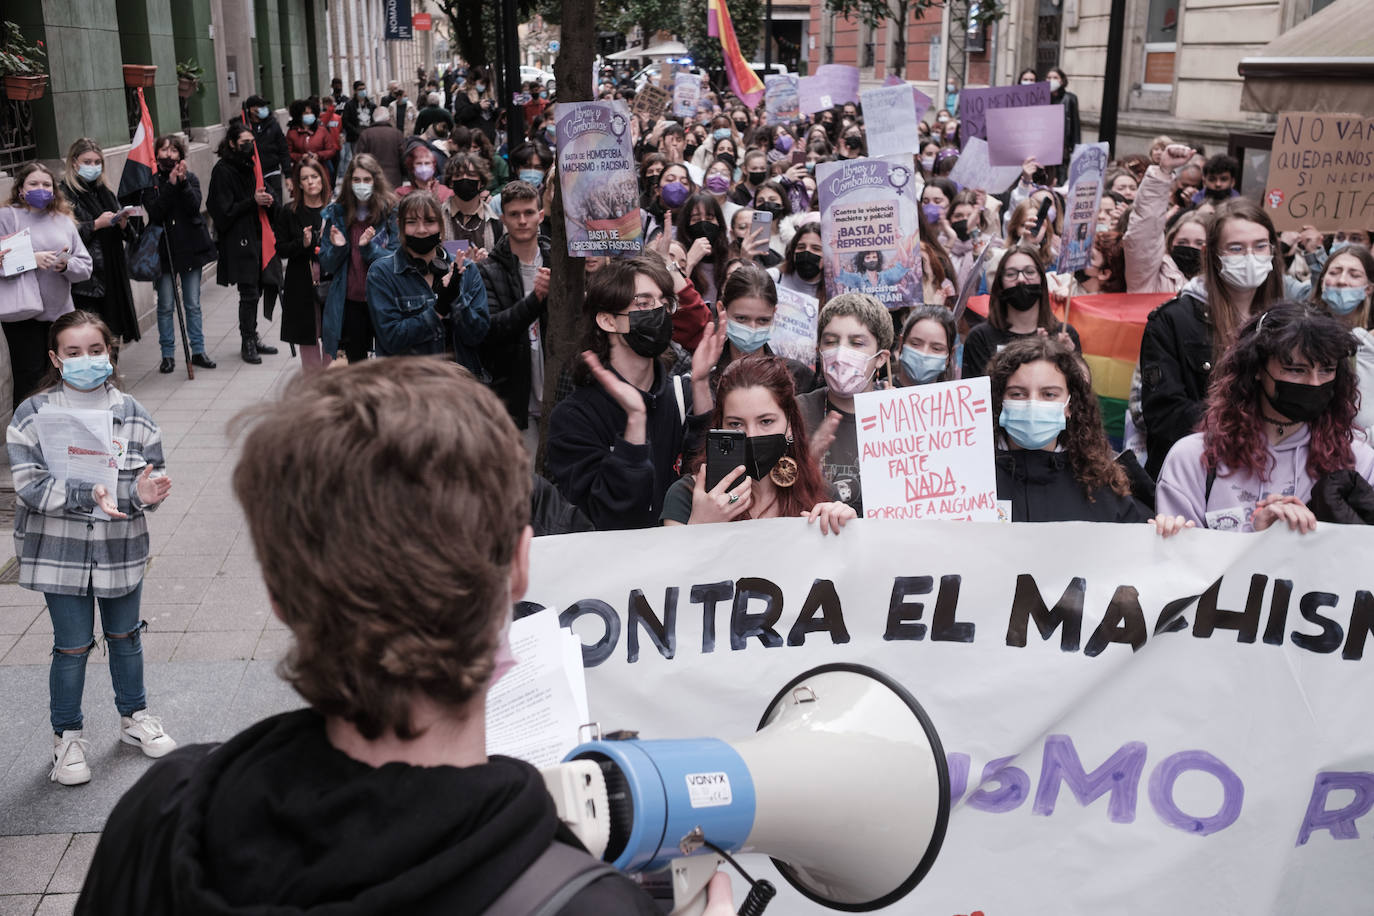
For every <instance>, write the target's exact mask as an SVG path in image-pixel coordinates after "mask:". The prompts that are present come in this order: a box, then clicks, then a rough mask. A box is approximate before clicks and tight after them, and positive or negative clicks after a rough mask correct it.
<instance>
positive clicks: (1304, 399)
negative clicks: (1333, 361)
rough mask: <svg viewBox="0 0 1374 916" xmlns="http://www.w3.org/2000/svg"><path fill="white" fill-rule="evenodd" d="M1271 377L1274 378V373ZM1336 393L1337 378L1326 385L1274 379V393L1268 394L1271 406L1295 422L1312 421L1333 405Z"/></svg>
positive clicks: (1266, 397)
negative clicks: (1332, 400)
mask: <svg viewBox="0 0 1374 916" xmlns="http://www.w3.org/2000/svg"><path fill="white" fill-rule="evenodd" d="M1269 377H1270V378H1274V377H1273V376H1272V375H1271V376H1269ZM1335 395H1336V380H1335V379H1332V380H1331V381H1329V382H1327V383H1326V384H1324V385H1304V384H1302V383H1300V382H1283V381H1280V380H1278V379H1276V378H1275V379H1274V393H1273V394H1266V395H1265V399H1266V400H1267V401H1269V406H1271V407H1273V408H1274V409H1275V410H1277V411H1278V412H1279V415H1280V416H1283V417H1287V418H1288V419H1290V420H1292V421H1294V422H1295V423H1311V422H1312V421H1313V420H1315V419H1317V418H1318V417H1320V416H1321V415H1322V414H1324V413H1325V412H1326V408H1327V407H1329V406H1331V399H1332V398H1333V397H1335Z"/></svg>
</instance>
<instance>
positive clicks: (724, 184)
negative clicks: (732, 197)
mask: <svg viewBox="0 0 1374 916" xmlns="http://www.w3.org/2000/svg"><path fill="white" fill-rule="evenodd" d="M706 190H708V191H710V192H711V193H712V194H724V193H725V192H726V191H728V190H730V179H729V178H727V177H725V176H724V175H722V174H720V173H719V172H716V173H715V174H714V175H707V176H706Z"/></svg>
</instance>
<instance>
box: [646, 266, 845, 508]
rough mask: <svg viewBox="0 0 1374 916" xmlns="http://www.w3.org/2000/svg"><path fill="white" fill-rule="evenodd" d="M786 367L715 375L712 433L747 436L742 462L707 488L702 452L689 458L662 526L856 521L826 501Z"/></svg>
mask: <svg viewBox="0 0 1374 916" xmlns="http://www.w3.org/2000/svg"><path fill="white" fill-rule="evenodd" d="M755 269H757V268H755ZM764 279H765V280H766V279H767V277H766V276H765V277H764ZM786 362H787V361H784V360H782V359H781V358H779V357H771V356H749V357H747V358H745V359H741V360H737V361H735V362H734V363H732V364H731V365H730V367H729V368H728V369H726V370H725V372H724V373H723V374H722V375H721V376H720V384H719V388H718V390H717V397H716V405H715V409H714V410H713V412H712V415H711V429H729V430H737V431H739V432H743V433H744V434H745V436H746V437H747V438H746V439H745V442H744V454H743V455H742V456H741V459H740V460H741V462H742V464H741V465H740V467H738V468H736V469H734V470H733V471H731V472H730V473H728V474H726V475H725V477H724V478H722V479H721V480H720V482H719V483H717V484H716V486H715V487H714V488H713V489H711V490H710V491H708V490H707V489H706V483H705V481H706V462H705V450H704V449H703V450H702V452H701V453H700V454H698V455H696V456H694V461H693V463H694V464H695V469H694V471H693V473H692V474H690V475H688V476H685V477H683V478H681V479H680V480H678V481H677V482H676V483H674V484H673V485H672V486H671V487H669V488H668V493H667V495H666V496H665V497H664V501H663V513H662V523H663V524H664V525H665V526H672V525H700V524H708V523H711V522H732V521H740V520H743V519H761V518H795V517H796V516H799V515H800V516H803V517H805V518H806V519H807V520H808V522H815V521H818V520H819V522H820V528H821V533H822V534H829V533H831V532H834V533H835V534H839V532H840V529H841V528H843V527H844V526H845V524H846V523H847V522H849V521H851V520H853V519H854V518H855V517H856V513H855V511H854V509H853V508H852V507H851V506H848V505H846V504H844V503H842V502H837V501H834V500H832V499H830V498H828V497H829V493H828V490H829V487H827V486H826V483H825V480H824V479H823V478H822V476H821V470H820V468H819V467H818V466H817V464H816V461H815V459H814V458H813V457H812V456H811V454H810V449H809V446H808V444H807V439H806V436H805V435H804V429H803V423H802V417H801V412H800V410H799V409H798V407H797V399H796V394H795V391H794V389H793V387H792V379H791V373H790V372H789V371H788V367H787V365H786Z"/></svg>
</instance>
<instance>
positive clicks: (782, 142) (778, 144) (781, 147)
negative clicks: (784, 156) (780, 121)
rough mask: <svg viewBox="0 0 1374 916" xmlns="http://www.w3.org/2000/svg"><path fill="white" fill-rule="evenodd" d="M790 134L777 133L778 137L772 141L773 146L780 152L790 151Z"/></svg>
mask: <svg viewBox="0 0 1374 916" xmlns="http://www.w3.org/2000/svg"><path fill="white" fill-rule="evenodd" d="M792 142H793V141H792V135H791V134H778V139H776V140H774V141H773V146H774V148H775V149H777V151H778V152H780V153H790V152H792Z"/></svg>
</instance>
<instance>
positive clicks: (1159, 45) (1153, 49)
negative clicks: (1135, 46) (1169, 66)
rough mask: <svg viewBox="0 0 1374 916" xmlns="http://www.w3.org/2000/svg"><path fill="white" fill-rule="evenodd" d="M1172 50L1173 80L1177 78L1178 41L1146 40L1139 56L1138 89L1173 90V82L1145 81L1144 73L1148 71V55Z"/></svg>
mask: <svg viewBox="0 0 1374 916" xmlns="http://www.w3.org/2000/svg"><path fill="white" fill-rule="evenodd" d="M1168 52H1172V53H1173V55H1174V80H1175V81H1177V80H1178V42H1176V41H1154V42H1149V41H1147V42H1146V43H1145V46H1144V54H1143V55H1142V56H1141V58H1140V89H1141V91H1143V92H1173V91H1174V84H1173V82H1168V83H1147V82H1145V74H1146V73H1147V72H1148V68H1149V63H1150V55H1151V54H1163V53H1168Z"/></svg>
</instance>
